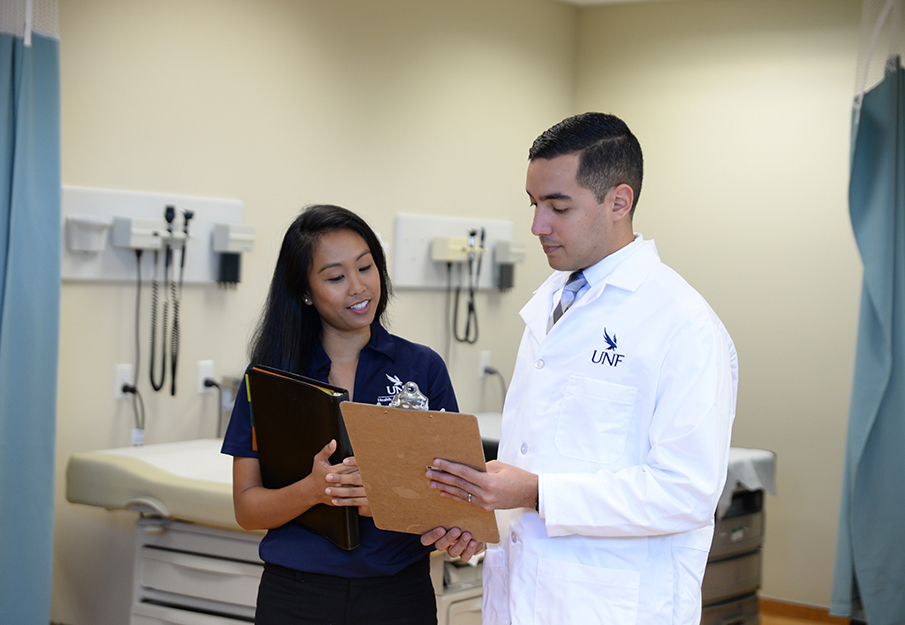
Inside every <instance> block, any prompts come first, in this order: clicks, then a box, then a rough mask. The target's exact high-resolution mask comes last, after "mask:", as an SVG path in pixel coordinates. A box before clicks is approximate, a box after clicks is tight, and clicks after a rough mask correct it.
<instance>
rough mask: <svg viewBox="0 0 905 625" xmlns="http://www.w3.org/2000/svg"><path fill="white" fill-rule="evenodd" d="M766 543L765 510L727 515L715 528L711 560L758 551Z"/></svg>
mask: <svg viewBox="0 0 905 625" xmlns="http://www.w3.org/2000/svg"><path fill="white" fill-rule="evenodd" d="M763 543H764V511H763V510H758V511H756V512H751V513H749V514H741V515H738V516H731V517H725V518H723V519H720V520H719V521H717V522H716V526H715V527H714V528H713V545H712V546H711V547H710V560H722V559H723V558H728V557H730V556H733V555H736V554H739V553H747V552H749V551H756V550H758V549H760V548H761V546H762V545H763Z"/></svg>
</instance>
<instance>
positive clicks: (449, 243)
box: [393, 213, 525, 291]
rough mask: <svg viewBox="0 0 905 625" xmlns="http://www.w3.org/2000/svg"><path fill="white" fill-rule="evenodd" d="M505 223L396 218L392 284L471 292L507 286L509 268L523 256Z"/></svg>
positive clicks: (454, 219) (428, 216)
mask: <svg viewBox="0 0 905 625" xmlns="http://www.w3.org/2000/svg"><path fill="white" fill-rule="evenodd" d="M514 229H515V226H514V225H513V223H512V222H511V221H502V220H497V219H479V218H471V217H441V216H436V215H411V214H404V213H400V214H399V215H397V216H396V226H395V232H394V241H395V247H394V250H393V252H394V257H393V285H394V286H396V287H399V288H413V289H446V288H448V287H449V286H450V280H452V282H453V286H455V285H456V284H462V285H466V284H467V283H468V275H469V274H470V275H471V276H472V278H473V287H474V289H475V290H479V291H481V290H488V289H493V288H500V289H504V290H505V289H506V288H509V287H510V286H512V267H513V266H514V264H515V263H518V262H522V261H524V260H525V248H524V246H523V245H521V244H518V243H516V242H515V241H513V231H514Z"/></svg>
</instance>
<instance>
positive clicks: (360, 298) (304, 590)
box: [223, 206, 458, 625]
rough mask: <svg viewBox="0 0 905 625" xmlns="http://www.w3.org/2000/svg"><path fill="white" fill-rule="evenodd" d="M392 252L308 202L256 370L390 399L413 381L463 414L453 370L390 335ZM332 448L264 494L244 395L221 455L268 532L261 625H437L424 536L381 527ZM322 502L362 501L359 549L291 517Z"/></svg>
mask: <svg viewBox="0 0 905 625" xmlns="http://www.w3.org/2000/svg"><path fill="white" fill-rule="evenodd" d="M390 290H391V289H390V282H389V276H388V274H387V267H386V257H385V255H384V253H383V248H382V246H381V244H380V241H379V239H378V238H377V236H376V235H375V234H374V232H373V231H372V230H371V228H370V227H369V226H368V225H367V224H366V223H365V222H364V220H362V219H361V218H360V217H358V216H357V215H355V214H354V213H352V212H350V211H348V210H346V209H344V208H340V207H337V206H311V207H308V208H307V209H305V210H304V211H303V212H302V213H301V215H299V217H298V218H296V220H295V221H294V222H293V223H292V225H291V226H290V227H289V229H288V231H287V232H286V235H285V237H284V239H283V244H282V248H281V250H280V254H279V257H278V259H277V264H276V268H275V270H274V274H273V279H272V281H271V285H270V292H269V294H268V297H267V301H266V304H265V306H264V311H263V313H262V316H261V319H260V322H259V324H258V327H257V330H256V332H255V334H254V336H253V338H252V341H251V344H250V352H251V363H252V364H254V365H267V366H271V367H276V368H279V369H283V370H287V371H292V372H295V373H299V374H302V375H305V376H308V377H310V378H314V379H316V380H319V381H321V382H326V383H329V384H332V385H334V386H339V387H342V388H345V389H347V390H348V391H349V397H350V399H352V400H353V401H356V402H360V403H370V404H388V403H389V402H390V400H391V399H392V397H393V395H394V394H395V393H396V392H397V391H398V390H399V387H400V386H401V384H404V383H405V382H407V381H409V380H412V381H414V382H416V383H417V384H418V386H419V387H420V389H421V392H422V393H424V394H425V395H427V397H428V399H429V402H430V407H431V409H433V410H440V409H445V410H447V411H457V410H458V407H457V404H456V398H455V394H454V392H453V388H452V384H451V382H450V379H449V374H448V372H447V370H446V366H445V364H444V363H443V361H442V359H441V358H440V356H439V355H437V354H436V353H435V352H434V351H432V350H431V349H429V348H427V347H424V346H422V345H417V344H415V343H411V342H409V341H406V340H404V339H402V338H399V337H397V336H394V335H392V334H390V333H389V332H387V331H386V330H385V329H384V327H383V325H381V320H382V318H383V316H384V313H385V312H386V306H387V301H388V299H389V296H390ZM335 448H336V442H335V441H331V442H330V443H329V444H328V445H327V446H326V447H325V448H324V449H323V450H321V452H320V453H319V454H317V455H316V456H315V457H314V458H312V472H311V474H310V475H309V476H308V477H306V478H305V479H303V480H301V481H299V482H296V483H295V484H292V485H290V486H287V487H285V488H281V489H267V488H264V486H263V485H262V482H261V470H260V465H259V464H258V459H257V453H256V452H254V451H253V450H252V435H251V425H250V414H249V408H248V400H247V396H246V393H245V389H244V387H243V388H240V389H239V393H238V396H237V400H236V404H235V407H234V409H233V414H232V417H231V419H230V423H229V427H228V428H227V431H226V435H225V437H224V441H223V453H226V454H230V455H232V456H234V461H233V501H234V506H235V511H236V520H237V521H238V523H239V525H241V526H242V527H243V528H245V529H266V530H268V531H267V534H266V535H265V536H264V538H263V540H262V541H261V546H260V556H261V559H262V560H264V563H265V564H264V574H263V576H262V578H261V585H260V588H259V590H258V603H257V612H256V616H255V622H256V623H257V624H258V625H270V624H284V623H287V624H288V623H294V624H297V623H334V624H337V623H368V624H370V623H399V624H412V625H422V624H425V623H436V602H435V599H434V590H433V587H432V585H431V580H430V576H429V568H430V564H429V552H430V551H431V550H432V547H425V546H423V545H422V544H421V540H420V538H419V537H418V536H416V535H412V534H401V533H397V532H387V531H383V530H380V529H377V528H376V527H375V526H374V522H373V520H372V519H371V518H370V511H369V508H368V504H367V498H366V497H365V493H364V488H363V487H362V486H361V478H360V476H359V474H358V470H357V467H356V465H355V461H354V458H347V459H346V460H345V461H344V462H343V464H339V465H333V466H331V465H330V463H329V458H330V456H331V454H332V453H333V452H334V450H335ZM317 504H326V505H329V506H357V507H358V510H359V532H360V541H361V542H360V545H359V546H358V547H356V548H355V549H353V550H350V551H346V550H343V549H340V548H339V547H336V546H335V545H334V544H333V543H331V542H330V541H329V540H327V539H326V538H323V537H321V536H319V535H318V534H315V533H313V532H311V531H309V530H307V529H305V528H303V527H301V526H299V525H298V524H296V523H292V522H291V521H292V520H293V519H295V518H296V517H297V516H299V515H300V514H301V513H303V512H305V511H306V510H308V509H309V508H310V507H312V506H314V505H317Z"/></svg>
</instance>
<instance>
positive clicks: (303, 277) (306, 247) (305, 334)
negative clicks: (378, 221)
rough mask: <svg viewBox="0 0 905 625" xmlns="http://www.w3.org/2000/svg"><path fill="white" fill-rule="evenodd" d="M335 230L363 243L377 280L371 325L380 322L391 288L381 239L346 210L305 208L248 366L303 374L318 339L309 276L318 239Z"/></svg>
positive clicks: (289, 236)
mask: <svg viewBox="0 0 905 625" xmlns="http://www.w3.org/2000/svg"><path fill="white" fill-rule="evenodd" d="M337 230H350V231H352V232H355V233H356V234H358V235H360V236H361V238H363V239H364V240H365V243H367V245H368V249H369V250H370V251H371V256H372V257H373V258H374V266H375V267H376V268H377V271H378V273H379V275H380V301H378V302H377V308H376V309H375V319H377V320H378V321H381V322H382V321H383V319H384V314H385V312H386V308H387V303H388V302H389V299H390V296H391V294H392V286H391V285H390V276H389V273H388V272H387V262H386V255H385V254H384V252H383V246H382V245H381V244H380V239H378V238H377V235H376V234H375V233H374V231H373V230H371V227H370V226H369V225H368V224H367V222H365V220H364V219H362V218H361V217H359V216H358V215H356V214H355V213H353V212H352V211H350V210H347V209H345V208H341V207H339V206H331V205H316V206H308V207H306V208H305V209H304V210H303V211H302V213H301V214H300V215H299V216H298V217H297V218H296V219H295V221H293V222H292V225H290V226H289V229H288V230H287V231H286V235H285V236H284V237H283V245H282V246H281V248H280V255H279V257H278V258H277V264H276V268H275V269H274V271H273V279H272V280H271V282H270V291H269V293H268V294H267V301H266V302H265V303H264V310H263V311H262V313H261V318H260V320H259V321H258V325H257V328H256V329H255V332H254V334H253V336H252V338H251V341H250V342H249V347H248V351H249V357H250V358H251V362H252V364H256V365H266V366H270V367H276V368H278V369H283V370H284V371H292V372H294V373H301V374H304V373H306V371H307V369H308V367H309V366H310V359H311V354H312V351H313V349H314V345H315V340H316V339H317V337H318V336H320V333H321V318H320V315H319V314H318V312H317V310H316V309H315V308H314V306H308V305H306V304H305V302H304V299H305V294H306V293H308V292H309V283H308V271H309V269H310V268H311V259H312V256H313V255H314V250H315V248H316V246H317V244H318V241H319V240H320V237H321V236H323V235H325V234H327V233H329V232H335V231H337Z"/></svg>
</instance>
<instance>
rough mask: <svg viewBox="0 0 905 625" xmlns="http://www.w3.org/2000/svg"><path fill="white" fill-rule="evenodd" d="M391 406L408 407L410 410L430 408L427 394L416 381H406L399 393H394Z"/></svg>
mask: <svg viewBox="0 0 905 625" xmlns="http://www.w3.org/2000/svg"><path fill="white" fill-rule="evenodd" d="M390 408H407V409H409V410H429V408H428V401H427V396H426V395H425V394H424V393H422V392H421V390H420V389H419V388H418V385H417V384H416V383H414V382H411V381H409V382H406V383H405V384H403V385H402V388H401V389H400V390H399V392H398V393H396V394H395V395H393V400H392V401H391V402H390Z"/></svg>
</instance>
